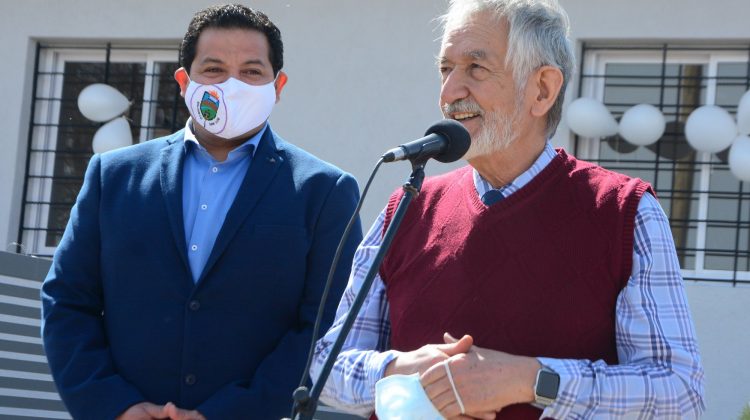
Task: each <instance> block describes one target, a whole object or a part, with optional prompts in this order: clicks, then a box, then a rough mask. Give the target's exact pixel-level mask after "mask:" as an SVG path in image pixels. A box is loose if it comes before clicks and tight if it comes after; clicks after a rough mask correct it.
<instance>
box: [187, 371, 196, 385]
mask: <svg viewBox="0 0 750 420" xmlns="http://www.w3.org/2000/svg"><path fill="white" fill-rule="evenodd" d="M185 384H187V385H195V375H193V374H192V373H191V374H188V375H185Z"/></svg>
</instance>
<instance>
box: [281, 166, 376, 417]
mask: <svg viewBox="0 0 750 420" xmlns="http://www.w3.org/2000/svg"><path fill="white" fill-rule="evenodd" d="M382 164H383V158H382V157H381V158H380V159H378V162H377V164H375V167H374V168H373V169H372V172H371V173H370V177H369V178H368V179H367V183H366V184H365V188H364V189H363V190H362V195H361V196H360V197H359V201H358V202H357V207H356V208H355V209H354V213H353V214H352V217H351V218H350V219H349V223H348V224H347V225H346V229H344V233H343V234H342V236H341V240H340V241H339V245H338V247H337V248H336V254H335V255H334V256H333V261H332V262H331V268H330V270H329V271H328V278H326V283H325V287H324V288H323V295H322V296H321V297H320V305H319V306H318V315H317V317H316V319H315V326H314V327H313V334H312V342H311V343H310V350H309V351H308V353H307V362H306V363H305V369H304V370H303V371H302V379H301V380H300V383H299V386H298V387H297V389H296V390H295V391H294V392H295V394H296V393H297V391H298V390H299V389H300V388H302V387H304V386H305V383H306V382H307V378H308V377H309V376H310V367H311V366H312V359H313V354H314V353H315V344H316V343H317V342H318V339H317V337H318V333H319V332H320V324H322V322H323V313H324V312H325V306H326V301H327V300H328V293H329V292H330V289H331V284H332V283H333V276H334V274H335V273H336V267H337V266H338V263H339V260H340V259H341V253H342V252H343V251H344V244H346V240H347V239H348V238H349V233H350V232H351V230H352V227H353V226H354V223H355V222H356V221H357V218H358V217H359V212H360V210H361V209H362V204H363V203H364V201H365V197H366V196H367V191H368V190H369V189H370V184H372V180H373V179H374V178H375V174H377V173H378V170H379V169H380V165H382ZM297 402H298V401H297V400H296V399H295V401H294V405H293V406H292V415H291V417H290V418H291V419H294V416H295V414H297Z"/></svg>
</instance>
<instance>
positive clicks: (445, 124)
mask: <svg viewBox="0 0 750 420" xmlns="http://www.w3.org/2000/svg"><path fill="white" fill-rule="evenodd" d="M430 134H438V135H440V136H442V137H444V138H445V139H446V140H447V141H448V146H447V147H446V148H445V150H443V151H442V152H440V154H438V155H436V156H435V160H437V161H438V162H443V163H449V162H455V161H457V160H459V159H461V157H463V155H465V154H466V151H467V150H469V146H470V145H471V137H470V136H469V132H468V131H466V128H464V126H463V124H461V123H460V122H458V121H456V120H449V119H445V120H440V121H438V122H436V123H435V124H432V126H430V128H428V129H427V131H425V133H424V135H425V136H429V135H430Z"/></svg>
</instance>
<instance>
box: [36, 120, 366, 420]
mask: <svg viewBox="0 0 750 420" xmlns="http://www.w3.org/2000/svg"><path fill="white" fill-rule="evenodd" d="M184 154H185V148H184V144H183V132H182V131H180V132H177V133H175V134H173V135H171V136H168V137H164V138H160V139H156V140H152V141H148V142H145V143H142V144H138V145H135V146H131V147H128V148H125V149H120V150H117V151H113V152H110V153H105V154H103V155H95V156H94V157H93V158H92V159H91V162H90V163H89V168H88V170H87V171H86V176H85V180H84V184H83V187H82V189H81V192H80V194H79V196H78V200H77V202H76V204H75V206H74V207H73V209H72V211H71V215H70V220H69V222H68V226H67V228H66V230H65V234H64V236H63V238H62V241H61V242H60V245H59V247H58V248H57V251H56V253H55V257H54V262H53V264H52V267H51V269H50V272H49V274H48V276H47V279H46V280H45V282H44V285H43V286H42V302H43V308H42V312H43V313H42V315H43V326H42V332H43V334H42V335H43V338H44V345H45V350H46V352H47V357H48V359H49V365H50V368H51V370H52V374H53V377H54V379H55V383H56V384H57V387H58V390H59V391H60V395H61V396H62V399H63V401H64V402H65V404H66V406H67V407H68V409H69V410H70V412H71V414H72V415H73V417H74V418H81V419H83V418H90V419H97V420H100V419H107V418H109V419H111V418H114V417H116V416H117V415H119V414H120V413H121V412H122V411H124V410H125V409H127V408H128V407H129V406H131V405H133V404H135V403H137V402H140V401H150V402H153V403H157V404H163V403H166V402H168V401H172V402H174V403H175V404H177V406H178V407H182V408H187V409H197V410H199V411H200V412H201V413H203V414H204V415H205V416H206V417H207V418H209V419H212V418H215V419H235V418H259V419H265V418H268V419H271V418H276V419H278V418H280V417H282V416H285V415H288V413H289V412H290V408H291V404H292V399H291V394H292V391H293V390H294V388H295V387H296V386H297V385H298V381H299V380H300V377H301V375H302V368H303V366H304V364H305V360H306V356H307V351H308V348H309V345H310V341H311V339H312V326H313V323H314V321H315V315H316V312H317V308H318V304H319V301H320V297H321V294H322V290H323V285H324V283H325V279H326V275H327V273H328V270H329V266H330V262H331V260H332V259H333V254H334V252H335V250H336V245H337V243H338V241H339V239H340V237H341V234H342V232H343V230H344V227H345V225H346V223H347V221H348V219H349V218H350V216H351V214H352V213H353V210H354V208H355V205H356V201H357V198H358V194H359V193H358V188H357V184H356V182H355V180H354V179H353V178H352V177H351V176H350V175H348V174H346V173H344V172H342V171H341V170H339V169H337V168H336V167H334V166H332V165H329V164H327V163H325V162H323V161H321V160H319V159H317V158H315V157H314V156H312V155H310V154H309V153H307V152H305V151H303V150H301V149H299V148H297V147H295V146H293V145H291V144H288V143H286V142H284V141H283V140H281V139H280V138H279V137H277V136H276V135H275V134H274V133H273V132H272V131H271V130H270V128H269V129H268V130H266V133H265V134H264V136H263V137H262V139H261V141H260V145H259V148H258V150H257V151H256V154H255V156H254V158H253V159H254V160H253V164H252V165H251V166H250V169H249V170H248V172H247V175H246V176H245V179H244V181H243V182H242V186H241V187H240V190H239V192H238V193H237V197H236V198H235V200H234V203H233V204H232V207H231V208H230V210H229V212H228V213H227V216H226V220H225V221H224V224H223V226H222V227H221V231H220V232H219V235H218V237H217V239H216V243H215V245H214V249H213V250H212V252H211V255H210V257H209V259H208V262H207V263H206V267H205V269H204V270H203V273H202V274H201V276H200V280H199V282H198V283H197V284H194V283H193V280H192V279H191V275H190V269H189V266H188V261H187V255H186V252H187V248H186V244H185V235H184V232H185V230H184V226H183V220H182V214H183V212H182V195H181V194H182V167H183V161H184ZM360 240H361V227H360V225H359V222H358V223H357V225H356V226H355V228H354V229H353V231H352V235H351V237H350V238H349V240H348V242H347V244H346V247H345V248H344V252H343V255H342V257H341V264H340V265H339V268H338V270H337V272H336V276H335V282H334V284H333V289H332V291H331V294H330V296H329V298H328V305H327V307H326V317H325V322H324V325H323V328H322V329H321V331H326V329H327V328H328V325H330V322H331V321H332V319H333V316H334V313H335V309H336V305H337V303H338V300H339V299H338V298H339V296H340V294H341V292H342V290H343V288H344V286H345V283H346V279H347V277H348V274H349V269H350V265H351V260H352V256H353V253H354V250H355V248H356V246H357V244H358V243H359V241H360Z"/></svg>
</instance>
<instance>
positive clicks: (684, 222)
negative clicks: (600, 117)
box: [575, 43, 750, 285]
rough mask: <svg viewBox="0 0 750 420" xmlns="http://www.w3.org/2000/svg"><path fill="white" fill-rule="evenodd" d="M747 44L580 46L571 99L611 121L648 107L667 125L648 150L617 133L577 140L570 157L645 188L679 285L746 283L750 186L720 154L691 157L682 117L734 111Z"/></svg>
mask: <svg viewBox="0 0 750 420" xmlns="http://www.w3.org/2000/svg"><path fill="white" fill-rule="evenodd" d="M748 63H750V45H739V46H683V45H670V44H662V45H640V46H630V45H617V46H613V45H600V44H595V43H584V44H583V47H582V54H581V69H580V83H579V91H578V96H579V97H580V96H589V97H595V98H597V99H600V100H602V101H603V103H604V104H605V105H606V106H607V108H608V109H609V110H610V111H611V112H612V114H613V115H614V116H615V118H616V119H617V120H619V119H620V117H621V116H622V114H623V113H624V112H625V111H626V110H627V109H629V108H630V107H631V106H634V105H637V104H640V103H648V104H651V105H654V106H656V107H657V108H659V109H660V110H661V111H662V113H663V114H664V116H665V118H666V121H667V127H666V132H665V133H664V135H663V136H662V137H661V139H659V141H657V142H656V143H655V144H653V145H650V146H646V147H642V146H641V147H639V146H634V145H632V144H630V143H628V142H627V141H625V140H624V139H622V138H620V136H618V135H615V136H611V137H608V138H602V139H586V138H579V137H578V136H576V138H575V153H576V154H580V155H581V156H582V157H585V158H587V159H588V160H591V161H594V162H596V163H598V164H600V165H602V166H604V167H607V168H610V169H613V170H616V171H618V172H623V173H626V174H629V175H631V176H638V177H640V178H643V179H644V180H646V181H648V182H650V183H651V184H652V185H653V186H654V188H655V191H656V193H657V196H658V197H659V201H660V203H661V205H662V207H663V208H664V210H665V212H666V214H667V216H668V217H669V220H670V224H671V228H672V235H673V237H674V241H675V245H676V248H677V253H678V257H679V260H680V265H681V267H682V270H683V276H684V278H685V279H687V280H703V281H719V282H728V283H731V284H733V285H736V284H738V283H747V284H750V185H748V183H743V182H740V181H739V180H738V179H736V178H735V177H734V176H733V175H732V174H731V172H730V171H729V166H728V163H727V155H728V150H724V151H722V152H719V153H715V154H711V153H703V152H696V151H695V150H694V149H693V148H692V147H691V146H690V145H689V144H688V143H687V141H686V139H685V135H684V125H685V122H686V120H687V118H688V116H689V115H690V113H691V112H692V111H693V110H695V109H696V108H698V107H699V106H702V105H705V104H714V105H718V106H721V107H722V108H724V109H726V110H727V111H729V112H730V113H732V114H733V115H734V114H735V113H736V111H737V105H738V102H739V100H740V97H741V96H742V95H743V94H744V93H745V92H746V91H748V89H750V65H749V64H748Z"/></svg>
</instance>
